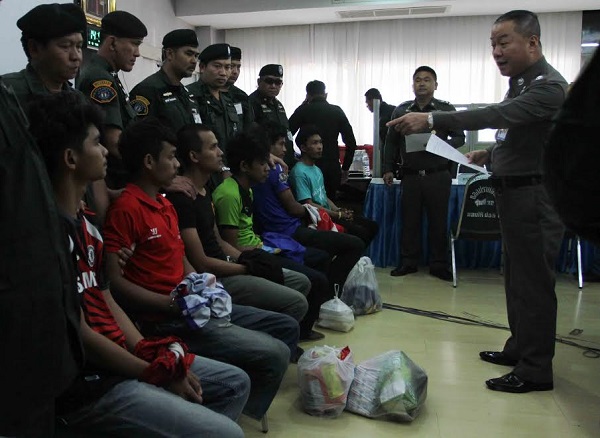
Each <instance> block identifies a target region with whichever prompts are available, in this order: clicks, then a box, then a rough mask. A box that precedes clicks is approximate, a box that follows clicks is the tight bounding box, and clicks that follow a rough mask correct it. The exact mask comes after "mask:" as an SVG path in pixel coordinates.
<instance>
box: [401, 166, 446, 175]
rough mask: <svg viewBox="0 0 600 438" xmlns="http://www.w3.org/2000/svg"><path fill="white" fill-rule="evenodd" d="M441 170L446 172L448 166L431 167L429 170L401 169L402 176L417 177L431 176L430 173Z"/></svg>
mask: <svg viewBox="0 0 600 438" xmlns="http://www.w3.org/2000/svg"><path fill="white" fill-rule="evenodd" d="M443 170H445V171H448V166H447V165H444V166H439V167H432V168H430V169H407V168H406V167H403V168H402V172H403V173H404V175H419V176H425V175H431V174H432V173H437V172H441V171H443Z"/></svg>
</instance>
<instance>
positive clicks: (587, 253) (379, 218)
mask: <svg viewBox="0 0 600 438" xmlns="http://www.w3.org/2000/svg"><path fill="white" fill-rule="evenodd" d="M401 194H402V184H400V181H397V180H394V184H393V185H392V186H391V187H388V186H386V185H385V184H384V182H383V179H382V178H373V179H372V180H371V183H370V184H369V188H368V189H367V194H366V197H365V204H364V208H363V215H364V216H365V217H367V218H369V219H372V220H374V221H376V222H377V223H378V224H379V233H378V234H377V236H375V239H373V241H372V242H371V245H370V246H369V248H368V249H367V255H368V256H369V257H370V258H371V260H372V261H373V264H374V265H375V266H377V267H380V268H384V267H388V266H394V267H395V266H399V265H400V263H399V262H400V235H401V232H402V216H401V214H400V209H401V196H400V195H401ZM464 194H465V186H464V185H463V184H452V188H451V191H450V199H449V201H448V230H449V229H450V226H451V224H455V223H457V222H458V218H459V216H460V209H461V206H462V201H463V197H464ZM424 218H425V219H424V220H423V229H422V233H421V236H422V239H423V243H422V260H421V264H423V265H425V264H427V256H428V247H429V244H428V241H427V234H428V233H427V219H426V215H425V214H424ZM567 243H568V242H567V241H566V239H565V242H563V247H562V249H561V252H560V255H559V259H558V261H557V268H558V270H559V271H561V272H576V271H577V265H576V263H577V260H576V252H575V250H573V251H571V255H570V257H568V251H567ZM455 247H456V264H457V266H458V267H459V268H470V269H475V268H499V266H500V262H501V254H502V248H501V243H500V242H499V241H497V242H487V241H474V240H467V239H462V240H458V241H457V242H456V243H455ZM581 252H582V254H581V255H582V269H583V272H587V271H588V268H589V266H591V263H592V258H593V246H592V245H591V244H590V243H588V242H585V241H582V242H581Z"/></svg>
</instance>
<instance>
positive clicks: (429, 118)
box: [427, 113, 433, 129]
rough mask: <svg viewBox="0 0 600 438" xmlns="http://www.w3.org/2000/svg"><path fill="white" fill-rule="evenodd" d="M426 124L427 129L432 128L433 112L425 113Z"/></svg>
mask: <svg viewBox="0 0 600 438" xmlns="http://www.w3.org/2000/svg"><path fill="white" fill-rule="evenodd" d="M427 126H428V127H429V129H433V113H428V114H427Z"/></svg>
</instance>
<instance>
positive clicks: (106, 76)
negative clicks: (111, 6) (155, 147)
mask: <svg viewBox="0 0 600 438" xmlns="http://www.w3.org/2000/svg"><path fill="white" fill-rule="evenodd" d="M100 32H101V33H100V47H99V49H98V53H95V54H93V55H92V56H91V57H90V59H89V61H88V63H87V64H86V66H85V67H84V68H83V69H82V71H81V76H80V77H79V79H78V81H77V88H78V89H79V90H80V91H81V92H82V93H83V94H85V95H86V96H87V97H88V98H89V99H90V100H91V101H92V102H93V103H95V104H97V105H98V106H100V107H101V108H102V109H103V111H104V114H105V121H104V123H105V124H104V126H103V128H102V144H103V145H104V146H105V147H106V148H107V149H108V151H109V155H108V169H107V175H106V184H107V185H108V187H110V188H111V189H120V188H123V187H125V184H126V183H127V173H126V172H125V169H124V168H123V166H122V164H121V159H120V155H119V149H118V146H117V145H118V142H119V137H120V136H121V131H123V129H125V128H126V127H127V125H128V124H129V123H130V122H131V121H132V120H133V119H134V118H135V116H136V113H135V111H134V110H133V108H132V107H131V105H130V103H129V95H128V94H127V92H126V91H125V88H124V87H123V84H122V83H121V81H120V80H119V76H118V73H119V71H125V72H130V71H131V70H132V69H133V66H134V64H135V61H136V59H137V58H138V57H139V56H140V45H141V44H142V41H143V40H144V37H145V36H146V35H148V30H147V29H146V26H144V24H143V23H142V22H141V21H140V20H139V19H138V18H137V17H135V16H134V15H132V14H130V13H129V12H125V11H114V12H111V13H109V14H107V15H106V16H105V17H104V18H103V19H102V27H101V31H100Z"/></svg>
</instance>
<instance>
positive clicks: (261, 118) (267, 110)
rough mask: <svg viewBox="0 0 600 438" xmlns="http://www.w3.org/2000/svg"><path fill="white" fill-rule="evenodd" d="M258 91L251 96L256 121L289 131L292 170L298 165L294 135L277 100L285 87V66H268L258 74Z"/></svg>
mask: <svg viewBox="0 0 600 438" xmlns="http://www.w3.org/2000/svg"><path fill="white" fill-rule="evenodd" d="M258 76H259V77H258V80H257V84H258V87H257V89H256V91H254V92H253V93H252V94H250V96H249V99H250V106H251V107H252V111H253V113H254V121H255V122H256V123H258V124H259V125H263V124H264V123H266V122H267V121H271V122H275V123H278V124H280V125H282V126H284V127H285V129H286V130H287V133H288V135H287V139H286V142H285V147H286V152H285V158H284V159H285V162H286V164H287V165H288V166H289V168H290V169H291V168H292V166H293V165H294V164H295V163H296V159H295V157H294V144H293V137H292V133H291V132H290V130H289V126H290V125H289V121H288V117H287V115H286V113H285V108H284V107H283V104H282V103H281V102H280V101H279V100H278V99H277V96H278V95H279V92H280V91H281V87H282V85H283V66H281V65H279V64H267V65H265V66H263V68H261V69H260V72H259V73H258Z"/></svg>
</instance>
